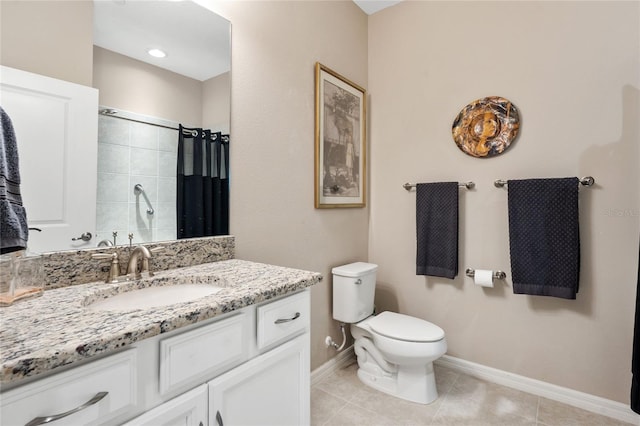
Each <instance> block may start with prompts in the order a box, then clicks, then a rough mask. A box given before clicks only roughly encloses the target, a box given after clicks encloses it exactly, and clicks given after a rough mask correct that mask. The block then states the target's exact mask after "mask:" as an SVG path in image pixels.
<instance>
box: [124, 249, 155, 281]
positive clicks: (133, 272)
mask: <svg viewBox="0 0 640 426" xmlns="http://www.w3.org/2000/svg"><path fill="white" fill-rule="evenodd" d="M140 256H142V266H141V267H140V270H139V271H138V260H139V259H140ZM149 259H151V252H150V251H149V249H148V248H146V247H145V246H143V245H142V244H140V245H139V246H136V248H134V249H133V251H132V252H131V255H130V257H129V263H128V264H127V276H128V277H133V278H134V279H136V280H138V279H140V278H142V273H143V272H147V273H148V274H149V276H153V272H151V270H150V269H149Z"/></svg>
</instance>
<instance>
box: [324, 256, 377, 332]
mask: <svg viewBox="0 0 640 426" xmlns="http://www.w3.org/2000/svg"><path fill="white" fill-rule="evenodd" d="M377 269H378V265H374V264H373V263H365V262H356V263H350V264H348V265H343V266H337V267H335V268H333V269H332V270H331V272H332V274H333V319H335V320H338V321H340V322H344V323H356V322H359V321H362V320H363V319H365V318H366V317H368V316H369V315H371V314H372V313H373V298H374V295H375V290H376V270H377Z"/></svg>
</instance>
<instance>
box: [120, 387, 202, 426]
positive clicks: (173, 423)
mask: <svg viewBox="0 0 640 426" xmlns="http://www.w3.org/2000/svg"><path fill="white" fill-rule="evenodd" d="M207 392H208V389H207V385H201V386H198V387H197V388H195V389H192V390H190V391H189V392H187V393H184V394H182V395H180V396H177V397H175V398H173V399H172V400H170V401H168V402H165V403H164V404H162V405H160V406H158V407H156V408H154V409H152V410H150V411H148V412H146V413H144V414H143V415H141V416H140V417H137V418H135V419H133V420H131V421H129V422H128V423H126V426H134V425H135V426H139V425H140V426H142V425H146V426H204V425H206V424H207Z"/></svg>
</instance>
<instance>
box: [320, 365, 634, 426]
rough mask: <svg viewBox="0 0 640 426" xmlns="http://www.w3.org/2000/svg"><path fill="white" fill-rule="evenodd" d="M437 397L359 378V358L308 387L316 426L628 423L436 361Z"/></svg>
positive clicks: (611, 425)
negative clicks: (427, 399) (428, 400)
mask: <svg viewBox="0 0 640 426" xmlns="http://www.w3.org/2000/svg"><path fill="white" fill-rule="evenodd" d="M435 367H436V369H435V374H436V386H437V387H438V393H439V395H440V397H439V398H438V399H437V400H436V401H435V402H434V403H432V404H429V405H423V404H415V403H412V402H409V401H405V400H403V399H400V398H396V397H393V396H391V395H387V394H385V393H383V392H379V391H377V390H375V389H373V388H370V387H368V386H366V385H365V384H364V383H362V382H360V380H359V379H358V377H357V374H356V371H357V364H356V363H355V362H354V363H353V364H351V365H349V366H347V367H345V368H342V369H340V370H338V371H336V372H334V373H333V374H331V375H330V376H329V377H327V378H325V379H324V380H322V381H321V382H320V383H318V384H317V385H315V386H314V387H313V388H312V400H311V415H312V424H313V425H314V426H325V425H328V426H349V425H363V426H378V425H379V426H401V425H411V426H414V425H415V426H431V425H448V426H485V425H486V426H500V425H502V426H536V425H538V426H628V424H627V423H624V422H620V421H618V420H615V419H611V418H608V417H605V416H600V415H597V414H594V413H591V412H588V411H584V410H581V409H578V408H575V407H571V406H569V405H565V404H561V403H558V402H555V401H551V400H548V399H545V398H539V397H537V396H535V395H531V394H528V393H525V392H521V391H518V390H515V389H511V388H508V387H506V386H500V385H497V384H495V383H490V382H486V381H483V380H479V379H476V378H474V377H471V376H468V375H466V374H461V373H458V372H456V371H454V370H451V369H448V368H446V367H438V366H435Z"/></svg>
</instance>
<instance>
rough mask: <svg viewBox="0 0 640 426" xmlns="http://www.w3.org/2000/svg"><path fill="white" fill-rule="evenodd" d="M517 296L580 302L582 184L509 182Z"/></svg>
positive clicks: (571, 180)
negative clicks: (576, 300)
mask: <svg viewBox="0 0 640 426" xmlns="http://www.w3.org/2000/svg"><path fill="white" fill-rule="evenodd" d="M507 185H508V188H509V252H510V254H511V274H512V276H513V292H514V293H518V294H533V295H539V296H554V297H561V298H564V299H575V298H576V293H577V292H578V284H579V279H580V226H579V221H578V179H577V178H575V177H571V178H557V179H524V180H510V181H508V183H507Z"/></svg>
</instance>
